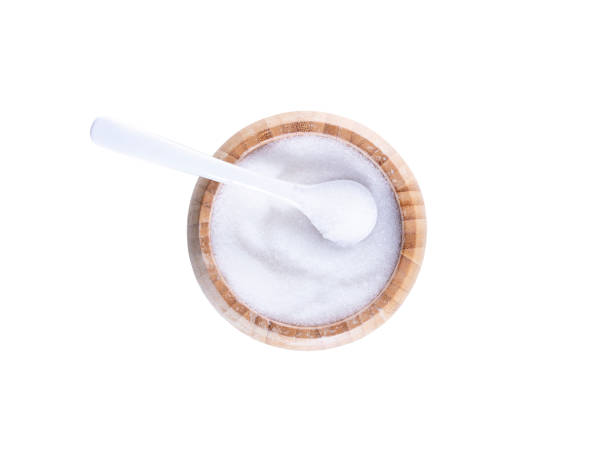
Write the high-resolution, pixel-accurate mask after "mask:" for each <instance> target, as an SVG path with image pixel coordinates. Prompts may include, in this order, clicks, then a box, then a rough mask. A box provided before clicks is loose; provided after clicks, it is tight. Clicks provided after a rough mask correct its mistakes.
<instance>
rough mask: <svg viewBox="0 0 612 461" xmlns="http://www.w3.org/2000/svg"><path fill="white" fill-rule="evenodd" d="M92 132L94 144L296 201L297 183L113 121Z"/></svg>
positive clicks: (100, 120)
mask: <svg viewBox="0 0 612 461" xmlns="http://www.w3.org/2000/svg"><path fill="white" fill-rule="evenodd" d="M90 135H91V139H92V141H93V142H94V143H96V144H98V145H99V146H102V147H105V148H107V149H111V150H114V151H117V152H121V153H124V154H128V155H131V156H133V157H138V158H141V159H143V160H148V161H150V162H153V163H157V164H159V165H163V166H165V167H168V168H172V169H174V170H179V171H182V172H185V173H190V174H193V175H196V176H202V177H204V178H208V179H212V180H213V181H217V182H221V183H224V184H234V185H238V186H243V187H247V188H249V189H253V190H257V191H260V192H264V193H267V194H269V195H273V196H275V197H278V198H280V199H283V200H285V201H288V202H291V203H292V204H295V201H294V197H295V195H296V193H297V189H298V187H299V186H297V185H294V184H291V183H287V182H285V181H280V180H278V179H274V178H268V177H266V176H261V175H259V174H257V173H254V172H252V171H249V170H247V169H245V168H241V167H239V166H237V165H232V164H231V163H228V162H224V161H223V160H219V159H217V158H214V157H211V156H209V155H206V154H203V153H201V152H198V151H196V150H193V149H190V148H189V147H185V146H182V145H180V144H177V143H175V142H172V141H169V140H167V139H163V138H160V137H157V136H154V135H151V134H149V133H145V132H142V131H139V130H136V129H134V128H131V127H129V126H126V125H123V124H121V123H118V122H115V121H113V120H109V119H107V118H97V119H96V120H94V122H93V124H92V125H91V130H90Z"/></svg>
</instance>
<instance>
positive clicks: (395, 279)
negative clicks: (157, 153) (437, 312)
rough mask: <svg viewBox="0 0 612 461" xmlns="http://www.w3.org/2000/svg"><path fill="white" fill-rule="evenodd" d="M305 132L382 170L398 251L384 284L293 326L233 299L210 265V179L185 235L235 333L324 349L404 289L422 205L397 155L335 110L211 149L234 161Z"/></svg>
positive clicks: (289, 119)
mask: <svg viewBox="0 0 612 461" xmlns="http://www.w3.org/2000/svg"><path fill="white" fill-rule="evenodd" d="M300 133H313V134H319V135H326V136H331V137H335V138H339V139H341V140H344V141H346V142H348V143H350V144H351V145H352V146H353V147H355V148H356V149H357V150H359V151H360V152H362V153H363V154H364V155H365V156H367V157H368V158H369V159H370V160H372V161H373V162H374V163H375V164H376V165H378V166H379V167H380V169H381V170H382V171H383V172H384V175H385V177H386V178H387V179H388V181H389V183H390V184H391V186H392V187H393V190H394V191H395V196H396V198H397V201H398V203H399V208H400V211H401V215H402V236H403V237H402V248H401V252H400V255H399V258H398V261H397V265H396V267H395V271H394V272H393V275H392V276H391V278H390V279H389V281H388V282H387V285H386V286H385V288H384V289H383V290H382V291H381V292H380V293H379V294H378V296H377V297H376V298H375V299H374V300H373V301H372V302H371V303H370V304H368V305H367V306H365V307H363V308H362V309H361V310H359V311H358V312H356V313H355V314H353V315H351V316H349V317H347V318H345V319H342V320H339V321H337V322H334V323H330V324H327V325H317V326H298V325H289V324H285V323H281V322H277V321H274V320H271V319H268V318H266V317H264V316H262V315H260V314H259V313H257V312H255V311H253V310H251V309H250V308H249V307H248V306H246V305H244V304H242V303H240V302H239V301H237V300H236V297H235V296H234V294H233V293H232V290H231V288H230V287H229V286H228V285H227V283H226V282H225V280H224V279H223V277H222V276H221V274H220V273H219V271H218V269H217V265H216V263H215V259H214V256H213V254H212V251H211V246H210V232H209V221H210V217H211V206H212V203H213V199H214V196H215V193H216V191H217V188H218V186H219V184H218V183H216V182H214V181H209V180H208V179H204V178H200V179H198V182H197V183H196V186H195V189H194V191H193V196H192V197H191V203H190V205H189V218H188V226H187V238H188V244H189V256H190V259H191V264H192V266H193V270H194V272H195V276H196V279H197V280H198V283H199V284H200V286H201V287H202V290H203V291H204V294H205V295H206V296H207V297H208V299H209V300H210V302H211V303H212V305H213V306H214V307H215V308H216V309H217V310H218V311H219V312H220V313H221V315H222V316H223V317H225V318H226V319H227V320H228V321H229V322H230V323H232V324H233V325H234V326H235V327H236V328H238V329H239V330H240V331H242V332H244V333H246V334H247V335H249V336H251V337H253V338H255V339H258V340H260V341H263V342H265V343H267V344H271V345H274V346H280V347H285V348H289V349H325V348H328V347H334V346H339V345H341V344H346V343H349V342H351V341H354V340H356V339H358V338H361V337H362V336H364V335H366V334H367V333H369V332H371V331H372V330H374V329H375V328H376V327H378V326H379V325H381V324H382V323H383V322H384V321H385V320H387V319H388V318H389V317H390V316H391V314H393V313H394V312H395V311H396V310H397V308H398V307H399V306H400V305H401V303H402V302H403V301H404V299H405V298H406V296H408V292H409V291H410V289H411V287H412V285H413V283H414V281H415V279H416V277H417V274H418V272H419V268H420V266H421V262H422V260H423V252H424V249H425V233H426V223H425V207H424V205H423V197H422V196H421V192H420V190H419V186H418V184H417V182H416V180H415V178H414V176H413V175H412V172H411V171H410V170H409V169H408V166H407V165H406V164H405V163H404V161H403V160H402V158H401V157H400V156H399V154H398V153H397V152H395V150H394V149H393V148H392V147H391V146H390V145H389V144H387V143H386V142H385V141H384V140H383V139H382V138H381V137H380V136H378V135H377V134H376V133H374V132H373V131H371V130H369V129H368V128H366V127H364V126H362V125H359V124H358V123H356V122H353V121H352V120H348V119H346V118H343V117H339V116H336V115H331V114H325V113H321V112H289V113H285V114H280V115H275V116H273V117H268V118H265V119H263V120H260V121H258V122H255V123H253V124H251V125H249V126H247V127H246V128H243V129H242V130H240V131H239V132H238V133H236V134H235V135H234V136H232V137H231V138H230V139H229V140H228V141H227V142H226V143H225V144H223V146H221V148H220V149H219V150H218V151H217V152H216V153H215V157H217V158H220V159H222V160H225V161H227V162H231V163H234V162H236V161H237V160H238V159H240V158H242V157H244V156H245V155H248V154H249V153H250V152H252V151H253V150H254V149H256V148H258V147H260V146H261V145H263V144H265V143H267V142H270V141H271V140H274V139H276V138H279V137H284V136H288V135H292V134H300Z"/></svg>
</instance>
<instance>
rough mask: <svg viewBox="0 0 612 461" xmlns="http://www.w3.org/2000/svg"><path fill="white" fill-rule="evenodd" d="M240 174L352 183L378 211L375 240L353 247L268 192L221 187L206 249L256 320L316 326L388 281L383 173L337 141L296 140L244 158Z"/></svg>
mask: <svg viewBox="0 0 612 461" xmlns="http://www.w3.org/2000/svg"><path fill="white" fill-rule="evenodd" d="M239 164H240V166H241V167H244V168H248V169H249V170H253V171H256V172H258V173H261V174H263V175H267V176H270V177H275V178H279V179H283V180H286V181H291V182H295V183H299V184H317V183H321V182H324V181H331V180H334V179H351V180H354V181H357V182H359V183H361V184H363V185H364V186H365V187H367V188H368V189H369V190H370V192H371V193H372V196H373V197H374V200H375V201H376V205H377V208H378V220H377V222H376V226H375V227H374V230H373V231H372V233H371V234H370V235H369V236H368V237H367V238H366V239H365V240H363V241H361V242H359V243H358V244H356V245H353V246H348V247H342V246H339V245H337V244H335V243H333V242H331V241H329V240H326V239H325V238H323V236H321V234H320V233H319V232H318V231H317V230H316V229H315V227H314V226H313V225H312V223H311V222H310V221H309V220H308V218H306V216H304V215H303V214H302V213H301V212H300V211H298V210H297V209H295V208H293V207H291V206H290V205H288V204H285V203H284V202H282V201H280V200H278V199H274V198H272V197H269V196H267V195H265V194H261V193H257V192H253V191H250V190H247V189H244V188H241V187H237V186H229V185H222V186H220V188H219V191H218V192H217V194H216V196H215V199H214V201H213V209H212V217H211V222H210V232H211V246H212V251H213V255H214V258H215V261H216V263H217V266H218V268H219V271H220V272H221V275H222V276H223V278H224V279H225V281H226V282H227V284H228V285H229V287H230V288H231V290H232V291H233V293H234V294H235V295H236V298H237V299H238V300H239V301H240V302H242V303H243V304H245V305H247V306H249V307H250V308H251V309H253V310H255V311H257V312H258V313H260V314H261V315H263V316H265V317H267V318H270V319H273V320H276V321H278V322H282V323H288V324H293V325H321V324H325V323H329V322H334V321H337V320H340V319H343V318H346V317H348V316H349V315H351V314H353V313H355V312H357V311H358V310H360V309H361V308H363V307H365V306H366V305H367V304H368V303H369V302H370V301H372V300H373V299H374V298H375V297H376V296H377V295H378V294H379V293H380V291H381V290H382V289H383V288H384V286H385V285H386V283H387V281H388V280H389V278H390V277H391V275H392V273H393V270H394V268H395V265H396V263H397V259H398V257H399V251H400V244H401V217H400V212H399V208H398V206H397V202H396V200H395V195H394V193H393V191H392V189H391V187H390V185H389V183H388V181H387V180H386V179H385V177H384V176H383V174H382V172H381V171H380V170H379V169H378V167H377V166H376V165H374V164H373V163H372V162H371V161H370V160H368V159H366V158H365V157H364V156H363V155H362V154H361V153H360V152H359V151H358V150H356V149H355V148H353V147H351V146H350V145H348V144H345V143H344V142H342V141H340V140H337V139H335V138H330V137H326V136H321V135H313V134H307V135H296V136H291V137H287V138H283V139H279V140H276V141H273V142H271V143H269V144H266V145H264V146H262V147H260V148H258V149H256V150H254V151H253V152H251V153H250V154H249V155H247V157H246V158H244V159H243V160H241V161H240V162H239Z"/></svg>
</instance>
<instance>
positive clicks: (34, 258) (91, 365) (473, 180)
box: [0, 0, 612, 461]
mask: <svg viewBox="0 0 612 461" xmlns="http://www.w3.org/2000/svg"><path fill="white" fill-rule="evenodd" d="M609 7H610V4H609V2H606V1H601V2H594V1H548V2H547V1H533V0H529V1H512V2H502V1H465V2H454V1H446V2H445V1H435V0H434V1H427V2H386V1H382V0H378V1H376V2H367V3H366V2H358V1H352V2H348V1H331V0H326V1H309V2H300V3H294V2H286V1H260V2H232V1H222V2H204V1H199V2H189V3H188V2H178V1H174V2H151V1H147V2H144V1H143V2H129V1H105V2H85V1H79V2H77V1H74V2H69V1H54V2H42V1H40V2H17V1H9V2H4V3H3V4H2V6H0V48H1V54H0V63H1V66H2V70H1V71H0V81H1V85H0V201H1V208H0V216H1V217H2V224H1V227H0V236H1V237H2V238H1V239H0V272H1V274H0V275H1V288H0V459H2V460H3V461H4V460H6V461H12V460H62V461H66V460H111V459H112V460H147V461H150V460H196V459H200V460H201V459H210V460H226V459H227V460H230V459H231V460H241V459H265V460H271V459H274V460H276V459H296V460H302V459H309V460H310V459H369V460H371V459H381V460H385V459H391V460H395V459H412V460H457V459H460V460H464V459H465V460H470V461H473V460H501V459H503V460H505V459H508V460H510V459H511V460H516V459H533V460H542V459H551V460H583V459H584V460H609V459H611V458H612V439H611V436H612V398H611V390H612V376H611V366H612V360H611V359H612V335H611V327H612V302H611V301H612V296H611V294H610V276H611V269H610V257H611V256H612V245H611V243H610V234H611V231H612V224H611V219H610V208H611V207H610V200H611V199H612V186H611V185H610V179H609V176H610V171H611V168H610V167H611V162H610V158H611V155H612V136H611V127H612V125H611V122H612V91H611V86H612V84H611V82H612V65H611V59H612V58H611V56H612V53H611V51H612V27H611V24H612V14H611V12H610V9H609ZM290 110H319V111H325V112H332V113H336V114H339V115H343V116H346V117H349V118H353V119H355V120H357V121H359V122H361V123H363V124H365V125H367V126H369V127H370V128H372V129H374V130H375V131H377V132H379V134H381V135H382V136H383V137H384V138H386V139H387V141H389V142H390V143H391V144H392V145H393V146H394V147H395V148H396V149H397V150H398V151H399V152H400V153H401V154H402V155H403V157H404V158H405V160H406V161H407V162H408V164H409V165H410V166H411V168H412V169H413V171H414V173H415V174H416V176H417V178H418V180H419V181H420V184H421V187H422V190H423V194H424V197H425V200H426V205H427V211H428V219H429V236H428V237H429V238H428V248H427V252H426V257H425V262H424V266H423V270H422V271H421V274H420V277H419V279H418V280H417V283H416V285H415V287H414V289H413V291H412V293H411V294H410V296H409V297H408V299H407V301H406V302H405V304H404V305H403V307H402V308H401V309H400V310H399V311H398V312H397V314H396V315H395V316H394V317H393V318H392V319H391V320H390V321H389V322H387V323H386V324H385V325H383V326H382V327H381V328H380V329H378V330H377V331H375V332H374V333H372V334H371V335H369V336H367V337H366V338H364V339H362V340H360V341H357V342H355V343H353V344H350V345H347V346H344V347H341V348H337V349H333V350H328V351H320V352H293V351H288V350H282V349H277V348H273V347H270V346H267V345H265V344H261V343H258V342H256V341H254V340H252V339H250V338H248V337H247V336H244V335H242V334H241V333H240V332H238V331H237V330H235V329H234V328H233V327H232V326H231V325H230V324H229V323H227V322H226V321H225V320H224V319H223V318H221V317H220V316H219V315H218V314H217V313H216V311H214V309H213V308H212V307H211V306H210V304H209V303H208V301H207V300H206V299H205V298H204V295H203V294H202V293H201V292H200V288H199V287H198V285H197V283H196V281H195V278H194V276H193V274H192V271H191V266H190V263H189V259H188V256H187V243H186V218H187V207H188V202H189V199H190V195H191V191H192V187H193V185H194V183H195V179H194V178H192V177H189V176H187V175H183V174H181V173H177V172H173V171H170V170H164V169H162V168H159V167H156V166H153V165H149V164H145V163H142V162H139V161H137V160H133V159H130V158H127V157H124V156H121V155H119V154H114V153H111V152H108V151H104V150H102V149H100V148H97V147H96V146H94V145H92V144H91V142H90V140H89V137H88V130H89V125H90V123H91V121H92V120H93V118H94V117H96V116H98V115H108V116H113V117H116V118H118V119H120V120H123V121H127V122H130V123H132V124H134V125H136V126H140V127H142V128H146V129H148V130H151V131H154V132H157V133H159V134H161V135H165V136H167V137H170V138H172V139H175V140H178V141H180V142H182V143H184V144H187V145H190V146H193V147H195V148H197V149H200V150H204V151H208V152H211V153H212V152H213V151H214V150H216V149H217V147H219V146H220V145H221V144H222V143H223V142H224V141H225V140H226V139H227V138H228V137H229V136H230V135H232V134H233V133H234V132H235V131H237V130H238V129H240V128H242V127H243V126H245V125H247V124H249V123H251V122H253V121H255V120H257V119H260V118H262V117H265V116H268V115H272V114H275V113H279V112H284V111H290Z"/></svg>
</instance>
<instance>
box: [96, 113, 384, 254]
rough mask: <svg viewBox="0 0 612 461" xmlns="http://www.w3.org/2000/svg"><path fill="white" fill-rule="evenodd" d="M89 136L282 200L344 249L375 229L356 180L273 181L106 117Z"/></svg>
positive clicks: (372, 207)
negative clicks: (320, 181) (299, 182)
mask: <svg viewBox="0 0 612 461" xmlns="http://www.w3.org/2000/svg"><path fill="white" fill-rule="evenodd" d="M90 135H91V139H92V140H93V142H95V143H96V144H98V145H100V146H102V147H106V148H108V149H111V150H114V151H118V152H122V153H124V154H128V155H131V156H134V157H139V158H141V159H144V160H148V161H151V162H154V163H158V164H160V165H163V166H166V167H169V168H172V169H175V170H179V171H183V172H185V173H190V174H194V175H197V176H202V177H204V178H208V179H212V180H213V181H217V182H220V183H223V184H232V185H237V186H241V187H246V188H249V189H252V190H255V191H258V192H263V193H264V194H268V195H270V196H272V197H276V198H277V199H279V200H283V201H284V202H286V203H289V204H290V205H292V206H294V207H295V208H297V209H298V210H300V211H301V212H302V213H303V214H304V215H306V217H307V218H308V219H309V220H310V222H311V223H312V224H313V225H314V227H315V228H316V229H317V230H318V231H319V232H320V233H321V235H322V236H323V237H325V238H326V239H328V240H331V241H332V242H334V243H336V244H338V245H340V246H350V245H354V244H356V243H358V242H360V241H361V240H363V239H365V238H366V237H367V236H368V235H370V233H371V232H372V229H373V228H374V226H375V225H376V219H377V215H378V211H377V208H376V202H375V201H374V198H373V197H372V194H371V193H370V191H369V190H368V189H367V188H366V187H365V186H363V185H362V184H359V183H358V182H356V181H352V180H348V179H339V180H334V181H327V182H323V183H320V184H312V185H305V184H295V183H291V182H287V181H282V180H279V179H275V178H269V177H266V176H263V175H260V174H258V173H255V172H253V171H250V170H247V169H246V168H241V167H239V166H237V165H233V164H231V163H228V162H224V161H223V160H220V159H217V158H215V157H211V156H208V155H205V154H203V153H200V152H198V151H196V150H193V149H190V148H188V147H185V146H182V145H180V144H176V143H174V142H172V141H169V140H166V139H163V138H159V137H157V136H154V135H151V134H148V133H145V132H142V131H139V130H136V129H134V128H131V127H128V126H126V125H123V124H120V123H117V122H115V121H112V120H109V119H107V118H97V119H96V120H94V122H93V124H92V125H91V130H90Z"/></svg>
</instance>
